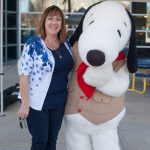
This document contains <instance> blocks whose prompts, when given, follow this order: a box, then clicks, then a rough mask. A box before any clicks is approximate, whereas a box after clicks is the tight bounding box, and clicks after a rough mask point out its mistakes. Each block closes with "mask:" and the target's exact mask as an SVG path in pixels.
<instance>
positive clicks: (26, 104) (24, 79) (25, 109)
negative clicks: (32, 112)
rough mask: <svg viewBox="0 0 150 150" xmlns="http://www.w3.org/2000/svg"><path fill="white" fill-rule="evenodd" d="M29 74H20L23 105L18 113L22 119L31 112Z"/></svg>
mask: <svg viewBox="0 0 150 150" xmlns="http://www.w3.org/2000/svg"><path fill="white" fill-rule="evenodd" d="M28 77H29V76H27V75H22V76H20V94H21V106H20V109H19V111H18V115H19V117H21V119H25V118H26V117H27V116H28V113H29V96H28V95H29V94H28V91H29V88H28V87H29V86H28V83H29V81H28V80H29V79H28Z"/></svg>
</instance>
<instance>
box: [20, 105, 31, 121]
mask: <svg viewBox="0 0 150 150" xmlns="http://www.w3.org/2000/svg"><path fill="white" fill-rule="evenodd" d="M28 114H29V105H28V104H24V103H21V106H20V108H19V110H18V116H19V117H20V118H21V119H26V118H27V116H28Z"/></svg>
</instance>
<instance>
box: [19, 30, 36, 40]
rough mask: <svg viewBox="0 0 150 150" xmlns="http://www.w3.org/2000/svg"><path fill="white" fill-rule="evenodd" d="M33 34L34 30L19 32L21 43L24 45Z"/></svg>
mask: <svg viewBox="0 0 150 150" xmlns="http://www.w3.org/2000/svg"><path fill="white" fill-rule="evenodd" d="M34 34H35V30H21V43H25V42H26V41H27V40H28V39H29V38H30V37H31V36H33V35H34Z"/></svg>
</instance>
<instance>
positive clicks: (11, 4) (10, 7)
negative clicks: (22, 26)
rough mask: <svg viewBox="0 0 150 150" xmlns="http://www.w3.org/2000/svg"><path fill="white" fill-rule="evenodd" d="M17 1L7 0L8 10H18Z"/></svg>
mask: <svg viewBox="0 0 150 150" xmlns="http://www.w3.org/2000/svg"><path fill="white" fill-rule="evenodd" d="M16 2H17V0H7V10H8V11H16V10H17V5H16Z"/></svg>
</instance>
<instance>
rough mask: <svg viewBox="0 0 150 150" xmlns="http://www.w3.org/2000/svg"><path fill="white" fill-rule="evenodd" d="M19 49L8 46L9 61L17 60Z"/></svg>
mask: <svg viewBox="0 0 150 150" xmlns="http://www.w3.org/2000/svg"><path fill="white" fill-rule="evenodd" d="M16 49H17V47H16V46H8V48H7V58H8V61H9V60H12V59H17V51H16Z"/></svg>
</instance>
